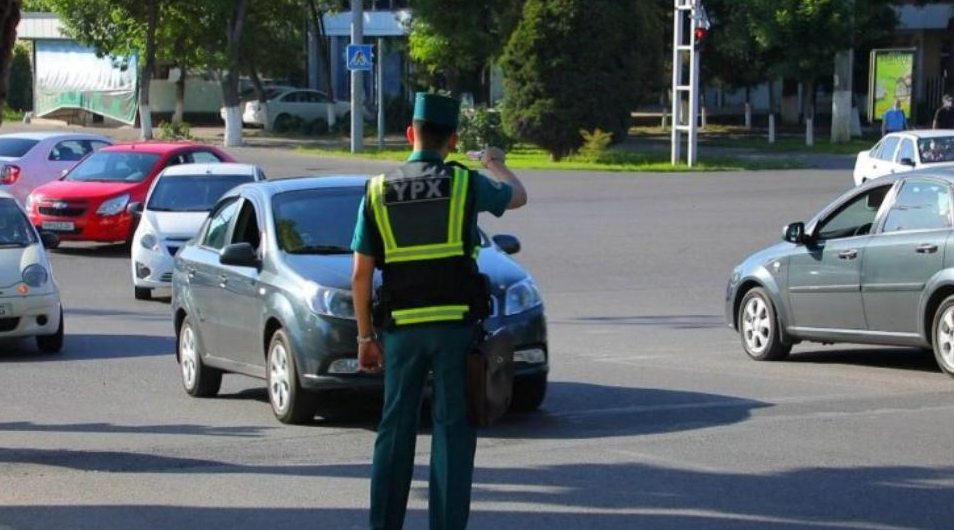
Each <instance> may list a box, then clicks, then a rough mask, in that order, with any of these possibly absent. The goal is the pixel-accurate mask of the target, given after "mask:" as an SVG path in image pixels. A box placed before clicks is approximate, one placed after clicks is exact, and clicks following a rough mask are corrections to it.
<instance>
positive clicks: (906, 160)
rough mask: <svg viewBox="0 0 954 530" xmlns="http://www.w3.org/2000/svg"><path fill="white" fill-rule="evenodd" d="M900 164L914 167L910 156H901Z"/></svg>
mask: <svg viewBox="0 0 954 530" xmlns="http://www.w3.org/2000/svg"><path fill="white" fill-rule="evenodd" d="M901 165H902V166H911V167H914V160H911V159H910V158H902V159H901Z"/></svg>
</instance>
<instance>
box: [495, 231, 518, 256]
mask: <svg viewBox="0 0 954 530" xmlns="http://www.w3.org/2000/svg"><path fill="white" fill-rule="evenodd" d="M491 239H493V241H494V244H496V245H497V246H498V247H500V250H502V251H504V252H506V253H507V254H516V253H517V252H520V240H519V239H517V238H516V237H514V236H511V235H507V234H497V235H495V236H494V237H492V238H491Z"/></svg>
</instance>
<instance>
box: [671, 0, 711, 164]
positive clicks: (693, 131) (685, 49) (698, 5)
mask: <svg viewBox="0 0 954 530" xmlns="http://www.w3.org/2000/svg"><path fill="white" fill-rule="evenodd" d="M672 15H673V17H672V18H673V31H672V153H671V157H670V161H671V162H672V165H676V164H678V163H679V162H680V161H681V160H682V134H683V133H685V134H686V137H687V138H686V140H687V142H686V143H687V144H688V149H687V157H686V164H687V165H688V166H689V167H692V166H693V165H695V164H696V162H697V161H698V157H699V154H698V150H699V140H698V125H699V123H698V122H699V51H698V50H697V49H696V42H695V39H696V30H697V29H699V28H702V29H704V30H708V29H709V20H708V18H707V17H706V14H705V9H704V8H703V7H702V0H674V3H673V13H672ZM687 20H688V21H689V24H688V27H687V24H686V21H687ZM687 29H688V32H687V31H686V30H687ZM687 33H688V35H687ZM687 36H688V38H687ZM687 63H688V66H689V68H688V70H689V79H688V80H686V79H685V77H686V76H685V73H686V72H685V70H686V68H685V66H686V65H687ZM683 102H685V105H686V107H687V108H686V111H687V112H686V114H688V116H684V115H683V112H682V109H683Z"/></svg>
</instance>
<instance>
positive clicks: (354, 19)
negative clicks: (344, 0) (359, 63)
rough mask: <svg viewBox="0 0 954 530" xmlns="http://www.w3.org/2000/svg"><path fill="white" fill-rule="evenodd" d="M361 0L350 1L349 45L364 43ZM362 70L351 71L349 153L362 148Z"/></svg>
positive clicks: (356, 151)
mask: <svg viewBox="0 0 954 530" xmlns="http://www.w3.org/2000/svg"><path fill="white" fill-rule="evenodd" d="M363 3H364V2H363V1H362V0H351V44H363V43H364V5H363ZM363 75H364V72H363V71H362V70H357V69H355V70H351V152H352V153H358V152H360V151H361V150H362V148H363V147H364V119H363V118H364V112H363V109H364V86H363V84H362V80H363V78H362V76H363Z"/></svg>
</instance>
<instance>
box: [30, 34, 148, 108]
mask: <svg viewBox="0 0 954 530" xmlns="http://www.w3.org/2000/svg"><path fill="white" fill-rule="evenodd" d="M35 50H36V52H35V53H36V62H35V64H36V66H35V70H36V78H35V79H36V80H35V81H34V83H35V95H34V100H35V101H34V108H35V109H36V114H37V116H41V117H42V116H45V115H48V114H51V113H53V112H55V111H57V110H59V109H64V108H73V109H84V110H88V111H91V112H95V113H96V114H101V115H103V116H106V117H109V118H112V119H114V120H117V121H120V122H123V123H127V124H130V125H132V124H133V123H135V121H136V112H137V111H138V110H139V103H138V98H137V93H138V92H137V82H138V71H137V69H136V57H135V56H133V57H129V58H123V59H121V60H114V59H111V58H109V57H97V56H96V52H95V51H94V50H93V49H92V48H88V47H86V46H83V45H81V44H79V43H76V42H73V41H63V40H38V41H36V48H35ZM118 64H121V65H122V66H121V67H120V66H118Z"/></svg>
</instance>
